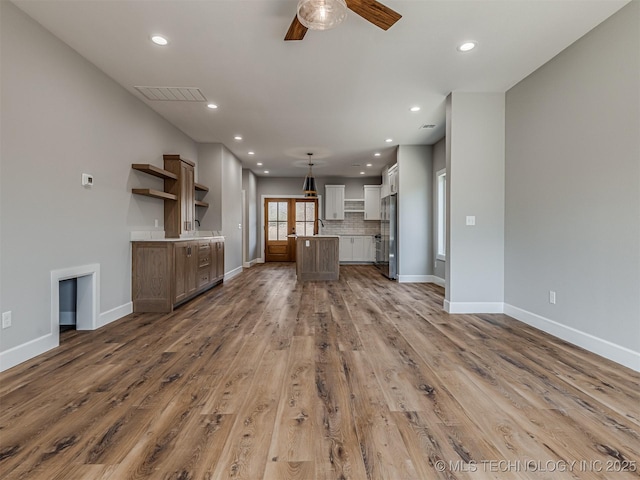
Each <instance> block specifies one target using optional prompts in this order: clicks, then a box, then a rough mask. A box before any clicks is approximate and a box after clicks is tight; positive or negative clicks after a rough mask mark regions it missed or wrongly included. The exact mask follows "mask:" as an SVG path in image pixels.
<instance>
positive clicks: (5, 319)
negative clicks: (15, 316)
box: [2, 311, 11, 328]
mask: <svg viewBox="0 0 640 480" xmlns="http://www.w3.org/2000/svg"><path fill="white" fill-rule="evenodd" d="M10 326H11V311H8V312H2V328H9V327H10Z"/></svg>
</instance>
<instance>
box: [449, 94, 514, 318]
mask: <svg viewBox="0 0 640 480" xmlns="http://www.w3.org/2000/svg"><path fill="white" fill-rule="evenodd" d="M447 102H448V104H449V105H448V108H447V115H448V117H449V118H448V121H447V139H446V141H445V143H446V145H447V147H448V148H447V151H446V161H447V199H448V206H449V209H448V212H447V213H448V225H447V227H448V245H447V264H446V274H445V275H446V294H445V295H446V300H445V308H446V309H447V310H448V311H450V312H451V313H472V312H478V313H479V312H501V311H502V308H503V300H504V128H505V124H504V121H505V120H504V108H505V107H504V94H502V93H457V92H454V93H452V94H451V95H449V97H448V100H447ZM467 216H475V222H476V224H475V226H467V225H466V217H467Z"/></svg>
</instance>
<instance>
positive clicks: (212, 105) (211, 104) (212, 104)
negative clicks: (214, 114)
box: [207, 103, 218, 110]
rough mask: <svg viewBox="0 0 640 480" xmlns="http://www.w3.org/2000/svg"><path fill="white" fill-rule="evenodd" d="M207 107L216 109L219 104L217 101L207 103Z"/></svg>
mask: <svg viewBox="0 0 640 480" xmlns="http://www.w3.org/2000/svg"><path fill="white" fill-rule="evenodd" d="M207 108H210V109H211V110H215V109H216V108H218V105H216V104H215V103H207Z"/></svg>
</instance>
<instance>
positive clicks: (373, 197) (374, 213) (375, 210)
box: [364, 185, 382, 220]
mask: <svg viewBox="0 0 640 480" xmlns="http://www.w3.org/2000/svg"><path fill="white" fill-rule="evenodd" d="M381 187H382V186H381V185H365V186H364V219H365V220H380V190H381Z"/></svg>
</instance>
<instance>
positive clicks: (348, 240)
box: [338, 235, 353, 262]
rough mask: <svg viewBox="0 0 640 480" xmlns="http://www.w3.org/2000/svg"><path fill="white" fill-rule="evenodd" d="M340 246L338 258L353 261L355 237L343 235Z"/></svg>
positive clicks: (342, 260) (343, 260)
mask: <svg viewBox="0 0 640 480" xmlns="http://www.w3.org/2000/svg"><path fill="white" fill-rule="evenodd" d="M338 248H339V256H338V258H339V260H340V261H341V262H351V261H352V260H353V237H351V236H348V235H341V236H340V244H339V247H338Z"/></svg>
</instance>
